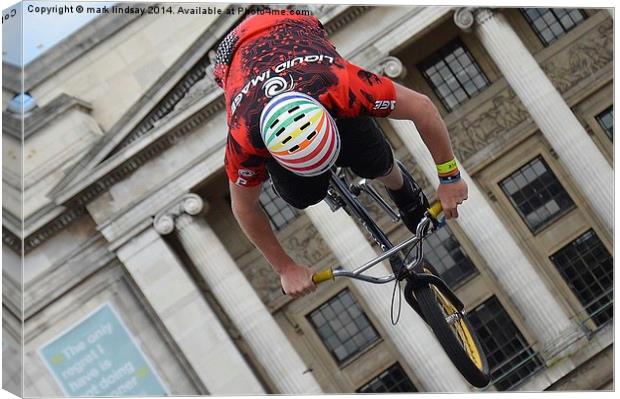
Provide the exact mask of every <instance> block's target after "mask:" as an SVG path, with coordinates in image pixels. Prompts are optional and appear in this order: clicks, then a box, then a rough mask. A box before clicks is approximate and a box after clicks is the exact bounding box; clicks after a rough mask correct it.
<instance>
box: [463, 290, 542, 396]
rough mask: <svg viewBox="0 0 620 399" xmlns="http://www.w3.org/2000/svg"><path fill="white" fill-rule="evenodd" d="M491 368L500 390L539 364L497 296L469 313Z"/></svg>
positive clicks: (524, 375)
mask: <svg viewBox="0 0 620 399" xmlns="http://www.w3.org/2000/svg"><path fill="white" fill-rule="evenodd" d="M469 321H470V322H471V324H472V327H473V328H474V330H475V331H476V333H477V334H478V338H479V339H480V341H481V342H480V343H481V345H482V349H483V350H484V352H485V354H486V356H487V359H488V362H489V368H490V369H491V378H492V380H493V382H492V383H493V385H495V387H496V388H497V389H498V390H499V391H505V390H508V389H510V388H511V387H513V386H515V385H516V384H517V383H518V382H520V381H522V380H523V379H525V378H527V377H528V376H530V375H532V374H533V373H535V372H536V370H538V369H539V368H541V367H542V362H541V360H540V358H539V357H538V355H537V354H536V352H534V350H532V349H531V348H530V347H529V345H528V343H527V341H526V340H525V338H523V336H522V335H521V332H520V331H519V329H518V328H517V326H516V325H515V324H514V323H513V321H512V320H511V319H510V316H509V315H508V313H506V311H505V310H504V307H503V306H502V305H501V303H500V302H499V300H498V299H497V298H496V297H491V298H490V299H488V300H487V301H486V302H484V303H482V304H481V305H479V306H478V307H477V308H475V309H474V310H473V311H472V312H470V313H469Z"/></svg>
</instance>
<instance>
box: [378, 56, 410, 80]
mask: <svg viewBox="0 0 620 399" xmlns="http://www.w3.org/2000/svg"><path fill="white" fill-rule="evenodd" d="M372 70H373V72H375V73H376V74H378V75H385V76H387V77H388V78H390V79H402V78H404V77H405V75H406V74H407V69H406V68H405V67H404V65H403V63H402V61H401V60H400V59H399V58H396V57H394V56H392V55H390V56H387V57H385V58H382V59H381V60H380V61H379V62H378V63H377V64H375V66H374V67H373V68H372Z"/></svg>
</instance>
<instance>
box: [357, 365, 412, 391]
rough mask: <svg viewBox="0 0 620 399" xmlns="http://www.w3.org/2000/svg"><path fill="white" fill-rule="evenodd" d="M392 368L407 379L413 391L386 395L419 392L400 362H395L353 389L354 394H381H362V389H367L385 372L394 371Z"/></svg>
mask: <svg viewBox="0 0 620 399" xmlns="http://www.w3.org/2000/svg"><path fill="white" fill-rule="evenodd" d="M394 368H397V369H399V370H400V372H402V374H403V375H404V376H405V377H406V378H407V380H408V381H409V383H410V384H411V386H412V387H413V390H412V391H385V392H386V393H391V392H420V391H419V390H418V388H417V387H416V386H415V384H414V383H413V380H412V379H411V378H410V377H409V375H407V372H406V371H405V369H404V368H403V366H402V365H401V364H400V362H398V361H396V362H394V363H392V364H391V365H389V366H388V367H386V368H384V369H383V370H381V371H380V372H379V373H377V374H376V375H375V376H374V377H372V378H370V379H369V380H368V381H366V382H365V383H363V384H362V385H360V386H359V387H358V388H357V389H355V393H365V394H378V393H383V392H376V391H373V392H363V391H362V389H363V388H365V387H367V386H368V385H370V384H371V383H372V382H374V381H375V380H378V379H379V378H380V376H381V375H382V374H384V373H386V372H389V371H390V370H391V369H394Z"/></svg>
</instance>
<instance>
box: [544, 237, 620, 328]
mask: <svg viewBox="0 0 620 399" xmlns="http://www.w3.org/2000/svg"><path fill="white" fill-rule="evenodd" d="M590 232H591V233H593V234H594V235H595V236H596V238H597V239H598V241H599V243H600V245H601V246H602V247H603V249H604V250H605V251H606V252H607V254H608V255H609V256H610V258H611V262H612V268H611V272H612V276H611V279H612V284H611V296H612V297H613V294H614V288H615V287H614V283H613V278H614V277H613V272H614V267H613V253H612V252H610V251H609V249H608V248H607V246H606V245H605V242H604V241H603V240H602V239H601V237H600V235H599V234H598V233H597V231H596V230H595V229H594V228H593V227H589V228H587V229H586V230H584V231H581V232H579V233H578V234H576V235H574V236H573V237H572V238H571V239H570V240H569V241H568V242H563V243H562V245H561V246H560V247H559V248H555V249H554V250H553V251H552V252H551V253H550V254H549V261H550V262H551V264H552V265H553V267H555V268H556V270H557V272H558V275H560V277H561V278H562V279H563V280H564V283H565V284H566V286H567V287H568V290H569V291H570V292H571V293H572V295H573V296H574V297H575V298H576V299H577V301H579V303H580V304H581V309H582V310H581V312H579V314H583V315H586V317H584V318H583V319H585V320H584V321H581V323H582V325H586V324H590V323H588V321H589V320H591V324H590V326H591V329H592V330H598V329H600V328H602V327H604V326H605V325H607V324H609V323H613V320H614V318H613V307H612V315H611V318H610V319H608V320H605V321H604V322H603V323H601V324H598V323H597V322H595V321H594V318H593V316H592V315H591V314H590V313H589V312H588V309H587V307H588V305H589V304H591V303H592V302H593V301H594V300H596V298H599V297H601V296H602V295H605V293H606V292H607V291H608V290H609V288H606V289H605V291H603V292H602V293H600V294H598V295H597V296H596V297H595V299H594V300H591V301H590V302H588V303H585V304H584V303H583V301H582V300H581V298H580V297H579V296H578V295H577V293H576V292H575V290H573V288H572V287H573V283H572V280H568V279H567V278H566V277H565V275H564V272H563V271H561V270H560V267H559V266H558V264H557V263H556V262H555V261H554V260H553V258H554V257H555V256H557V254H558V253H559V252H561V251H563V250H565V249H566V248H567V247H569V246H571V245H572V244H573V243H574V242H575V241H577V240H579V239H580V238H582V237H583V236H585V235H586V234H588V233H590ZM601 299H602V298H601ZM592 326H593V327H594V328H592Z"/></svg>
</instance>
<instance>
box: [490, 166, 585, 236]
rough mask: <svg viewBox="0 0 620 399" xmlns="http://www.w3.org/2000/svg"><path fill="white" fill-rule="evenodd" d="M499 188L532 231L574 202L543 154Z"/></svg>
mask: <svg viewBox="0 0 620 399" xmlns="http://www.w3.org/2000/svg"><path fill="white" fill-rule="evenodd" d="M500 187H501V188H502V191H504V194H506V196H507V197H508V198H509V199H510V202H511V203H512V205H513V206H514V207H515V209H516V210H517V212H519V215H521V218H523V221H524V222H525V223H526V224H527V226H528V227H529V228H530V230H531V231H532V232H533V233H536V232H538V231H540V230H541V229H542V228H543V227H545V226H547V225H548V224H550V223H552V222H553V221H554V220H556V219H557V218H559V217H560V216H562V215H563V214H564V213H566V212H567V211H568V210H570V209H572V208H573V207H574V205H575V204H574V203H573V200H572V199H571V198H570V196H569V195H568V193H567V192H566V191H565V190H564V188H563V187H562V185H561V184H560V182H559V181H558V179H557V178H556V177H555V175H554V174H553V172H551V170H550V169H549V167H548V166H547V164H546V162H545V161H544V159H543V158H542V157H541V156H538V157H536V158H534V159H533V160H532V161H530V162H529V163H527V164H526V165H525V166H523V167H521V168H520V169H519V170H517V171H516V172H514V173H513V174H512V175H510V176H509V177H507V178H506V179H504V180H503V181H501V182H500Z"/></svg>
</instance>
